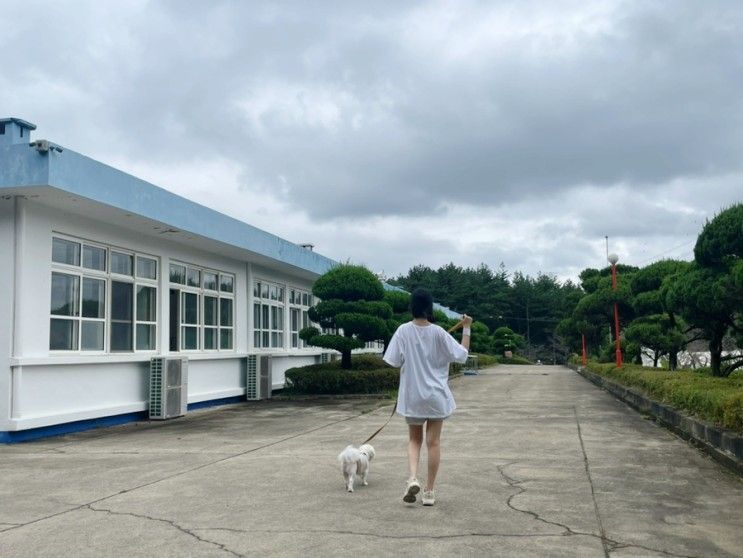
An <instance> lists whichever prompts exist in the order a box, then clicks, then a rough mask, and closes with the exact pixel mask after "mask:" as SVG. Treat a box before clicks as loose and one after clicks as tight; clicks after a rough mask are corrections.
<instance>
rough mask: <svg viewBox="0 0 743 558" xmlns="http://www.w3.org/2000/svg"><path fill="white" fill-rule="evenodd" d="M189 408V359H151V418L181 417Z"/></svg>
mask: <svg viewBox="0 0 743 558" xmlns="http://www.w3.org/2000/svg"><path fill="white" fill-rule="evenodd" d="M187 410H188V359H187V358H185V357H167V358H165V357H156V358H153V359H151V360H150V419H157V420H165V419H171V418H175V417H181V416H183V415H185V414H186V411H187Z"/></svg>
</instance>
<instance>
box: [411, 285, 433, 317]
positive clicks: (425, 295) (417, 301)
mask: <svg viewBox="0 0 743 558" xmlns="http://www.w3.org/2000/svg"><path fill="white" fill-rule="evenodd" d="M410 312H411V313H412V314H413V317H414V318H426V319H427V320H429V321H433V296H432V295H431V293H430V292H428V291H427V290H426V289H421V288H420V287H419V288H417V289H415V290H414V291H413V294H411V295H410Z"/></svg>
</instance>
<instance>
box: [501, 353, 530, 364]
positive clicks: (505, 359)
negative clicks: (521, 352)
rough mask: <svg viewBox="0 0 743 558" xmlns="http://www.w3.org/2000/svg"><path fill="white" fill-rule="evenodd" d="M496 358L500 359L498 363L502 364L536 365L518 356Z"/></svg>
mask: <svg viewBox="0 0 743 558" xmlns="http://www.w3.org/2000/svg"><path fill="white" fill-rule="evenodd" d="M495 358H496V359H498V362H499V363H500V364H534V363H533V362H532V361H530V360H529V359H527V358H524V357H520V356H518V355H514V356H512V357H505V356H498V357H495Z"/></svg>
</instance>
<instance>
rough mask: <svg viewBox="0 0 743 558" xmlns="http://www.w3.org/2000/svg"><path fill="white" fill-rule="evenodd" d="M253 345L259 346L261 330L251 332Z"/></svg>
mask: <svg viewBox="0 0 743 558" xmlns="http://www.w3.org/2000/svg"><path fill="white" fill-rule="evenodd" d="M253 346H254V347H256V348H259V347H260V346H261V332H260V331H256V332H254V333H253Z"/></svg>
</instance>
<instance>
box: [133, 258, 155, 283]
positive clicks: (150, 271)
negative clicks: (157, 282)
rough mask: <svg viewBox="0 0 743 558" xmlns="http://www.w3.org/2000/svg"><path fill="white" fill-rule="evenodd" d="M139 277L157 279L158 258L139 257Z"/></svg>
mask: <svg viewBox="0 0 743 558" xmlns="http://www.w3.org/2000/svg"><path fill="white" fill-rule="evenodd" d="M137 277H141V278H142V279H157V260H153V259H152V258H143V257H141V256H139V257H137Z"/></svg>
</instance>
